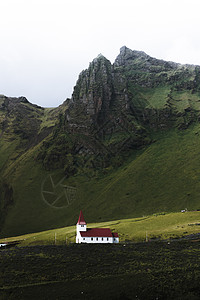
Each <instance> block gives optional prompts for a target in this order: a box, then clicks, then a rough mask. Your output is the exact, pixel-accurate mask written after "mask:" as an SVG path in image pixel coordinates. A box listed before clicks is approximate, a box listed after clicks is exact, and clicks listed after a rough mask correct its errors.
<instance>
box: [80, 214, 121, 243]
mask: <svg viewBox="0 0 200 300" xmlns="http://www.w3.org/2000/svg"><path fill="white" fill-rule="evenodd" d="M76 243H91V244H96V243H99V244H108V243H119V236H118V233H116V232H111V230H110V228H87V224H86V222H85V219H84V217H83V213H82V210H81V211H80V215H79V219H78V222H77V224H76Z"/></svg>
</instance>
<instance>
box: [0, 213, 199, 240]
mask: <svg viewBox="0 0 200 300" xmlns="http://www.w3.org/2000/svg"><path fill="white" fill-rule="evenodd" d="M199 225H200V212H199V211H194V212H189V211H188V212H184V213H182V212H180V213H160V214H154V215H149V216H143V217H141V218H132V219H123V220H115V221H109V222H101V223H89V224H87V226H88V227H89V228H90V227H91V228H92V227H108V228H110V229H111V230H112V231H113V232H118V234H119V237H120V242H125V241H131V242H143V241H147V240H148V241H153V240H155V239H161V240H163V239H174V238H182V237H184V236H188V235H192V234H196V233H199ZM55 234H56V241H55ZM75 236H76V226H75V225H73V226H69V227H64V228H59V229H56V228H55V229H52V230H48V231H43V232H38V233H31V234H26V235H22V236H17V237H10V238H6V239H0V243H4V242H8V243H9V242H14V241H17V242H19V243H20V244H19V245H20V246H33V245H52V244H55V243H56V245H63V244H66V243H67V244H69V243H75Z"/></svg>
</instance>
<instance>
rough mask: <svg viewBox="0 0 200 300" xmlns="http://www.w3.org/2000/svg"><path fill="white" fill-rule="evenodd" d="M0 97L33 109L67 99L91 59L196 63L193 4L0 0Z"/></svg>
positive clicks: (198, 44)
mask: <svg viewBox="0 0 200 300" xmlns="http://www.w3.org/2000/svg"><path fill="white" fill-rule="evenodd" d="M0 12H1V14H0V94H4V95H6V96H17V97H18V96H22V95H23V96H26V97H27V99H28V100H29V101H30V102H32V103H36V104H38V105H41V106H45V107H50V106H58V105H60V104H61V103H62V102H63V101H64V100H65V99H66V98H67V97H69V98H70V97H71V94H72V91H73V87H74V85H75V84H76V80H77V79H78V75H79V73H80V72H81V71H82V70H83V69H86V68H87V67H88V65H89V62H91V61H92V60H93V59H94V58H95V57H96V56H97V55H98V54H99V53H102V54H103V55H104V56H106V57H107V58H108V59H109V60H110V61H111V62H113V61H114V60H115V58H116V56H117V55H118V54H119V49H120V48H121V47H122V46H124V45H126V46H127V47H129V48H131V49H132V50H142V51H144V52H146V53H147V54H149V55H151V56H153V57H156V58H160V59H164V60H171V61H175V62H180V63H189V64H199V65H200V34H199V30H200V17H199V13H200V1H199V0H189V1H185V0H180V1H179V0H123V1H118V0H99V1H97V0H0Z"/></svg>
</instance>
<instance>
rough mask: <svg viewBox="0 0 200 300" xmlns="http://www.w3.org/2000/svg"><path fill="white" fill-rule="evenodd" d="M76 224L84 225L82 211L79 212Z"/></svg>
mask: <svg viewBox="0 0 200 300" xmlns="http://www.w3.org/2000/svg"><path fill="white" fill-rule="evenodd" d="M77 224H78V225H86V222H85V219H84V216H83V212H82V210H81V211H80V215H79V218H78V222H77Z"/></svg>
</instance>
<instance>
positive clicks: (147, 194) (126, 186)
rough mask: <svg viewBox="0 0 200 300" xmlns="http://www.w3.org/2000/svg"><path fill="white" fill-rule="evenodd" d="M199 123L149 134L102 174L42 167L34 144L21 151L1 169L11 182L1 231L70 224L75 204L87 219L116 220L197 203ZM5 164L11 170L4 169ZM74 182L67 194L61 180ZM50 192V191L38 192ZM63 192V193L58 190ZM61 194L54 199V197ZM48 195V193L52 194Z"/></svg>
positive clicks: (14, 232)
mask: <svg viewBox="0 0 200 300" xmlns="http://www.w3.org/2000/svg"><path fill="white" fill-rule="evenodd" d="M199 133H200V126H199V124H197V125H194V126H192V127H190V128H189V129H187V130H185V131H178V130H171V131H167V132H160V133H157V136H155V135H154V138H155V139H156V140H155V142H154V143H153V144H151V145H149V146H148V147H146V148H144V149H141V150H134V151H132V152H131V155H129V157H128V158H127V160H126V161H125V162H124V164H123V165H122V166H121V167H119V168H117V169H115V168H114V169H113V168H108V169H107V170H104V174H101V173H100V174H99V173H98V174H97V175H96V176H92V177H88V173H84V170H83V171H82V173H80V174H76V175H75V176H71V177H69V178H67V177H65V175H64V173H63V170H59V169H58V170H54V171H46V170H44V168H43V167H42V166H41V164H40V163H39V162H37V161H36V160H35V159H34V157H35V156H36V154H37V151H38V146H36V147H35V148H33V149H31V150H29V152H27V153H25V154H24V155H22V156H20V159H18V160H17V161H16V162H15V164H16V165H15V164H14V163H13V164H12V167H10V169H9V168H8V169H7V172H8V173H5V174H6V176H7V178H9V182H10V184H11V185H12V187H13V191H14V192H13V197H14V199H15V203H14V205H12V206H11V207H10V209H9V214H8V215H7V218H6V220H5V223H4V227H3V229H2V232H1V236H12V235H18V234H20V233H21V234H22V233H28V232H35V231H41V230H46V229H51V228H56V227H63V226H68V225H70V224H74V223H75V222H76V219H77V215H78V213H79V210H80V209H83V210H84V212H85V214H86V215H87V219H88V222H96V221H108V220H117V219H122V218H131V217H137V216H143V215H148V214H152V213H159V212H163V211H165V212H174V211H180V210H181V209H185V208H187V209H188V210H195V209H199V208H200V201H199V192H200V182H199V175H200V174H199V172H200V156H199V149H200V137H199ZM9 170H10V172H9ZM50 175H51V176H52V178H53V180H54V181H55V184H57V183H58V182H59V181H60V180H61V179H63V181H62V184H63V185H64V186H69V187H74V188H75V190H74V191H72V192H73V193H72V195H70V192H69V199H68V198H67V197H66V196H65V195H64V194H63V193H64V191H65V190H66V188H65V187H64V186H62V185H60V186H58V187H57V188H55V189H53V188H52V184H51V180H50V177H49V176H50ZM43 191H50V192H53V191H54V192H55V195H52V194H48V193H43ZM62 194H63V195H62ZM57 195H58V196H60V195H62V197H61V198H60V199H59V202H58V203H56V205H54V204H52V203H53V201H54V200H55V199H54V197H57ZM52 197H53V198H52Z"/></svg>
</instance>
